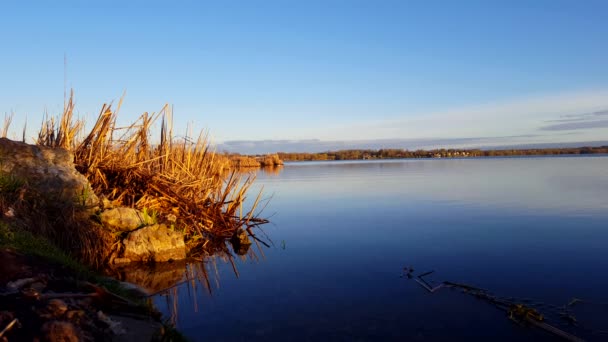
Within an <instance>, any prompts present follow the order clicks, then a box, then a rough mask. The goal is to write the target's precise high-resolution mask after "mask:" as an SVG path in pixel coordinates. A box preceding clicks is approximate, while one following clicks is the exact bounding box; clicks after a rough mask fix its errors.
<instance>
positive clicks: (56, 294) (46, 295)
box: [40, 293, 99, 299]
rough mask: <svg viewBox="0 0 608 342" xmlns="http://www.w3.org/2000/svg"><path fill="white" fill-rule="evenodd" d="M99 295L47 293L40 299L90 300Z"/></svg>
mask: <svg viewBox="0 0 608 342" xmlns="http://www.w3.org/2000/svg"><path fill="white" fill-rule="evenodd" d="M98 296H99V294H98V293H47V294H43V295H41V296H40V299H55V298H90V297H98Z"/></svg>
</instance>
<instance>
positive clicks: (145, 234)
mask: <svg viewBox="0 0 608 342" xmlns="http://www.w3.org/2000/svg"><path fill="white" fill-rule="evenodd" d="M123 245H124V253H123V256H122V257H123V258H127V259H130V260H131V261H135V262H138V261H139V262H164V261H169V260H182V259H185V258H186V245H185V244H184V236H183V235H182V234H181V233H179V232H175V231H172V230H170V229H168V228H167V226H166V225H164V224H155V225H151V226H147V227H144V228H141V229H138V230H134V231H132V232H130V233H129V234H128V235H127V237H126V238H125V239H124V240H123Z"/></svg>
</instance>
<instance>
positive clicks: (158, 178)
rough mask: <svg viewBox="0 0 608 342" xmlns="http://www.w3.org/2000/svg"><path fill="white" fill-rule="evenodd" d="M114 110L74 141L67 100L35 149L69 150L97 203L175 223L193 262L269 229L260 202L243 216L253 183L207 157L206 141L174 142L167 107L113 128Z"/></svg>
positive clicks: (75, 127) (79, 127)
mask: <svg viewBox="0 0 608 342" xmlns="http://www.w3.org/2000/svg"><path fill="white" fill-rule="evenodd" d="M121 104H122V98H121V100H120V102H119V104H118V107H117V110H116V111H113V110H112V105H111V104H110V105H106V104H104V105H103V106H102V109H101V111H100V113H99V116H98V117H97V120H96V121H95V124H94V125H93V127H92V129H91V130H90V132H88V134H86V135H82V136H83V137H84V138H82V139H78V138H77V137H78V136H80V135H81V134H82V133H83V129H84V125H83V123H82V121H79V120H76V121H74V120H73V116H72V113H73V109H74V105H73V94H72V96H70V99H69V101H68V103H67V105H66V108H65V110H64V112H63V114H62V116H61V118H60V120H59V121H58V122H59V123H58V124H55V120H54V119H52V118H51V119H50V120H46V121H45V122H44V123H43V125H42V128H41V130H40V132H39V135H38V144H40V145H44V146H53V147H62V148H66V149H68V150H70V151H71V152H72V153H73V154H74V163H75V166H76V168H77V169H78V171H80V172H81V173H82V174H84V175H85V176H86V177H87V178H88V180H89V182H90V183H91V186H92V188H93V191H94V192H95V193H96V194H97V195H100V196H101V195H103V196H106V197H107V198H108V199H109V200H111V201H114V202H115V203H119V204H121V205H124V206H130V207H134V208H138V209H142V210H143V209H146V210H148V211H154V212H156V213H157V214H159V217H160V218H161V219H163V218H164V219H170V221H174V224H173V227H174V229H177V230H180V231H183V233H184V236H185V240H186V243H187V245H188V247H189V248H190V254H191V255H193V256H201V255H204V254H208V253H211V252H212V250H213V249H215V248H220V247H218V243H217V242H219V241H223V240H225V239H226V238H230V237H232V236H233V235H234V234H235V233H236V232H237V230H238V229H239V228H243V229H245V230H246V231H247V232H248V233H249V234H250V235H251V236H254V237H255V235H254V233H253V231H252V228H253V227H256V226H259V225H261V224H264V223H267V222H268V221H267V220H265V219H262V218H259V217H257V216H256V215H254V210H255V209H256V207H257V205H258V203H259V198H260V196H259V195H258V198H257V200H256V201H255V202H254V204H253V205H252V207H251V209H250V210H248V211H246V212H243V209H242V208H243V203H244V201H245V198H246V193H247V191H248V190H249V188H250V186H251V184H252V182H253V180H254V177H253V176H252V175H248V176H242V175H240V174H239V173H237V172H236V171H234V170H232V171H231V170H229V169H230V164H229V161H227V159H226V158H225V157H222V156H220V155H218V154H215V153H213V152H212V151H211V150H210V145H209V140H208V136H207V134H204V133H201V134H200V135H199V136H198V138H197V139H195V140H192V139H190V138H183V139H179V140H178V139H176V138H175V137H173V128H172V110H171V108H170V107H169V106H167V105H165V106H164V107H163V108H162V110H161V111H160V112H158V113H152V114H148V113H144V114H142V115H141V116H140V117H139V119H138V120H137V121H136V122H134V123H133V124H131V125H130V126H128V127H116V117H117V111H118V109H119V108H120V105H121ZM159 119H160V134H159V136H158V139H157V140H153V139H152V137H151V132H152V128H153V124H154V123H155V122H157V121H159ZM210 242H211V243H210Z"/></svg>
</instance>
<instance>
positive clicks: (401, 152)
mask: <svg viewBox="0 0 608 342" xmlns="http://www.w3.org/2000/svg"><path fill="white" fill-rule="evenodd" d="M590 154H608V146H599V147H587V146H583V147H572V148H532V149H500V150H493V149H488V150H481V149H435V150H416V151H410V150H405V149H378V150H367V149H365V150H339V151H328V152H319V153H286V152H278V153H277V155H278V157H279V158H280V160H282V161H285V162H297V161H332V160H386V159H421V158H472V157H511V156H548V155H590Z"/></svg>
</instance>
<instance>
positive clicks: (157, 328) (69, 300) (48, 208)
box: [0, 138, 187, 341]
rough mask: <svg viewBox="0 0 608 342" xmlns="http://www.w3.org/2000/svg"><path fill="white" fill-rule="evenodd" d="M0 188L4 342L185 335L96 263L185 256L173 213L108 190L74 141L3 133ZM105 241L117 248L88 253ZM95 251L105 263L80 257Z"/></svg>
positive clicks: (0, 323) (159, 260) (174, 337)
mask: <svg viewBox="0 0 608 342" xmlns="http://www.w3.org/2000/svg"><path fill="white" fill-rule="evenodd" d="M0 194H1V196H0V209H1V219H0V260H2V263H0V341H134V340H137V341H171V340H180V339H183V338H182V337H181V336H180V335H179V334H178V333H176V332H175V331H174V330H173V329H172V328H171V327H170V326H167V325H165V324H163V322H162V320H161V319H162V318H161V315H160V313H159V312H158V311H156V310H155V309H154V308H153V307H152V305H151V302H150V301H149V300H146V299H145V298H142V297H140V296H138V295H137V294H134V293H132V292H129V291H128V290H127V289H126V288H125V287H124V286H121V284H120V283H119V282H118V281H115V280H110V279H107V278H102V277H100V276H98V275H97V274H96V273H94V272H92V271H90V269H89V268H88V267H89V266H93V267H95V268H98V269H102V268H103V267H105V266H107V265H125V264H136V263H162V262H167V261H173V260H182V259H185V258H186V253H187V250H186V245H185V243H184V237H183V235H182V234H181V233H180V232H178V231H176V230H175V229H172V226H171V218H170V217H169V218H159V217H156V216H155V215H154V214H152V213H147V212H145V211H139V210H136V209H133V208H125V207H120V206H116V205H114V203H112V202H111V201H108V200H106V199H105V198H104V197H103V196H100V197H101V198H99V197H98V196H97V195H96V194H95V193H93V191H92V190H91V186H90V184H89V182H88V180H87V179H86V178H85V177H84V176H83V175H82V174H80V173H79V172H78V171H77V170H76V169H75V167H74V163H73V155H71V153H70V152H68V151H67V150H65V149H61V148H49V147H43V146H37V145H29V144H25V143H20V142H15V141H11V140H8V139H4V138H2V139H0ZM49 212H51V213H50V214H48V213H49ZM47 214H48V215H47ZM161 220H162V221H164V222H160V221H161ZM51 221H53V222H51ZM77 229H81V230H80V231H78V230H77ZM49 236H51V237H54V238H55V239H56V240H57V241H60V242H62V241H63V243H64V245H63V246H61V244H59V245H58V246H57V247H56V244H55V241H51V239H50V238H49ZM84 238H87V239H89V240H87V241H84V243H83V241H82V240H79V239H84ZM55 239H53V240H55ZM70 239H74V240H70ZM103 239H107V240H108V241H109V242H110V243H112V244H113V247H114V248H113V249H112V251H111V253H108V255H90V254H87V253H90V252H91V251H87V250H86V247H87V245H86V243H88V242H89V241H90V243H92V244H95V243H100V241H96V240H103ZM101 242H103V241H101ZM106 242H107V241H106ZM64 246H65V247H68V248H70V247H71V250H66V249H65V247H64ZM58 247H59V248H58ZM92 250H95V248H92ZM87 255H88V256H89V257H90V259H89V261H90V260H95V258H97V260H96V261H97V262H96V263H93V262H89V263H86V264H87V265H86V266H85V264H82V263H80V262H79V261H76V259H75V258H73V256H87ZM85 259H86V258H85Z"/></svg>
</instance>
